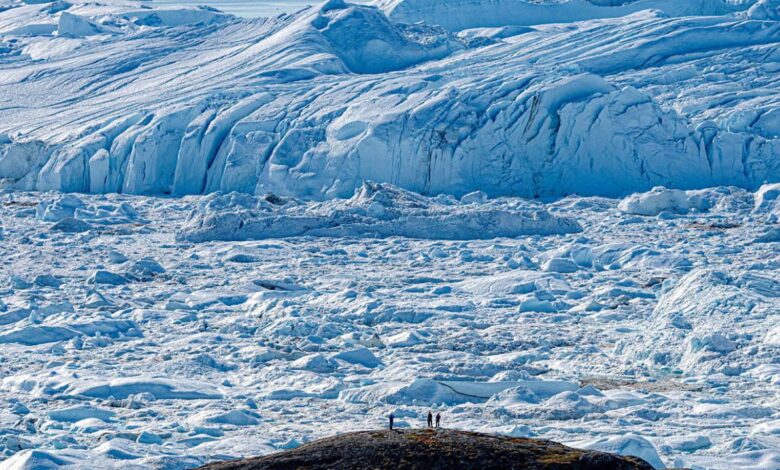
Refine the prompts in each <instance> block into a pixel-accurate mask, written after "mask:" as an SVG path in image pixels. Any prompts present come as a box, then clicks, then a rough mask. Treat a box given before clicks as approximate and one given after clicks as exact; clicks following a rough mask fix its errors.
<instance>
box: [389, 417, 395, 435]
mask: <svg viewBox="0 0 780 470" xmlns="http://www.w3.org/2000/svg"><path fill="white" fill-rule="evenodd" d="M393 421H395V415H394V414H393V413H390V430H391V431H392V430H393Z"/></svg>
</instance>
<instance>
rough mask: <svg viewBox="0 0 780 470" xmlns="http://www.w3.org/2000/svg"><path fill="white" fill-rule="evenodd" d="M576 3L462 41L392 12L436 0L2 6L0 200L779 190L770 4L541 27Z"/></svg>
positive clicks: (779, 25)
mask: <svg viewBox="0 0 780 470" xmlns="http://www.w3.org/2000/svg"><path fill="white" fill-rule="evenodd" d="M577 2H579V0H576V1H572V2H568V3H566V2H564V3H562V4H561V3H559V4H556V5H557V6H555V5H533V4H530V3H525V2H514V4H515V5H517V6H518V8H520V12H521V13H522V11H525V10H524V9H528V8H530V9H535V10H534V11H537V12H539V15H541V16H539V19H537V21H536V22H535V21H526V22H525V23H535V24H532V25H531V26H530V27H522V28H519V27H517V25H518V24H519V23H518V21H516V20H513V18H514V17H513V16H512V15H509V14H506V15H503V16H504V17H505V23H507V24H506V25H505V26H504V27H499V28H482V29H471V30H469V31H468V32H459V31H458V30H459V29H460V28H454V27H449V29H445V27H447V25H446V24H445V25H443V26H438V25H437V24H441V23H442V22H441V21H434V19H430V21H428V20H429V18H426V17H423V16H421V17H420V18H423V19H425V20H426V21H428V22H415V23H412V22H411V21H412V20H415V19H416V17H412V16H399V14H397V13H396V12H397V11H398V10H397V8H401V7H403V8H405V10H404V11H406V12H410V11H411V12H415V11H416V12H417V13H419V14H421V15H422V14H423V13H425V12H428V11H429V10H426V9H425V8H422V7H423V6H426V5H427V6H430V5H435V4H437V3H436V2H433V1H432V0H426V1H422V0H420V1H411V0H407V1H406V2H384V3H380V4H379V7H373V6H357V5H352V4H348V3H346V2H344V1H342V0H331V1H329V2H327V3H326V4H324V5H321V6H319V7H316V8H310V9H307V10H304V11H302V12H299V13H297V14H295V15H282V16H279V17H275V18H268V19H257V20H245V19H238V18H235V17H232V16H229V15H225V14H222V13H220V12H218V11H214V10H212V9H208V8H197V9H172V8H168V9H163V8H148V7H147V8H141V7H140V6H139V5H137V4H132V3H121V2H118V3H113V2H112V3H109V4H100V3H78V2H74V3H65V2H55V3H50V4H30V5H26V4H13V5H15V6H14V7H12V8H8V9H6V10H3V11H0V187H2V188H11V189H35V190H62V191H77V192H98V193H101V192H124V193H133V194H174V195H186V194H200V193H208V192H215V191H239V192H246V193H257V194H262V193H267V192H273V193H276V194H280V195H290V196H295V197H301V198H308V199H329V198H334V197H348V196H350V195H352V194H353V192H354V190H355V189H356V188H358V187H360V186H361V184H362V182H363V181H366V180H372V181H377V182H387V183H392V184H394V185H397V186H399V187H402V188H405V189H409V190H413V191H417V192H420V193H424V194H438V193H449V194H454V195H462V194H465V193H468V192H471V191H474V190H483V191H485V192H486V193H488V194H489V195H491V196H497V195H516V196H525V197H546V196H560V195H565V194H572V193H579V194H583V195H606V196H618V195H623V194H626V193H629V192H634V191H640V190H646V189H649V188H652V187H654V186H658V185H663V186H666V187H673V188H681V189H690V188H697V187H705V186H714V185H735V186H741V187H746V188H756V187H758V186H760V185H761V184H762V183H764V182H766V181H777V180H778V179H780V159H778V158H777V155H778V153H779V151H780V104H779V103H780V94H779V93H778V90H777V87H776V76H777V71H778V70H780V51H778V43H779V42H780V22H778V21H776V19H773V18H772V15H768V14H767V11H773V10H772V6H771V2H766V1H763V2H759V3H756V4H755V5H753V4H752V3H753V2H742V3H740V4H736V3H729V2H724V1H720V0H712V1H708V2H698V1H697V2H672V3H670V2H664V1H661V0H652V1H651V0H640V1H638V2H632V3H629V4H627V5H623V6H614V7H606V6H599V5H596V6H593V5H591V3H588V5H590V6H589V7H588V8H591V7H592V8H597V10H594V11H596V12H602V13H600V14H599V15H595V14H594V15H593V16H594V18H570V19H571V20H575V19H576V20H584V19H589V21H579V22H573V23H569V24H557V25H547V24H540V23H548V21H543V20H544V18H545V17H544V15H543V13H544V14H547V13H545V12H547V11H548V10H546V9H548V8H551V7H554V8H563V9H567V8H569V9H571V8H574V7H577V5H576V3H577ZM472 3H474V2H459V3H453V2H438V4H440V5H447V8H450V9H452V8H459V5H461V4H463V5H465V6H463V8H466V6H468V5H471V4H472ZM508 3H510V2H501V1H498V0H496V1H492V2H490V1H486V2H482V3H480V5H481V7H480V8H481V9H482V10H483V11H486V12H490V11H492V10H491V8H499V7H500V8H508V7H507V5H508ZM601 3H603V2H601ZM618 3H621V2H618ZM693 4H695V5H697V6H696V8H694V7H693V6H692V5H693ZM673 5H677V7H675V8H672V6H673ZM751 5H752V7H751ZM415 6H417V7H415ZM472 6H473V5H472ZM638 6H644V7H653V8H657V10H652V11H648V10H641V9H640V8H638ZM749 7H751V8H749ZM415 8H416V9H415ZM426 8H427V7H426ZM437 8H438V7H437ZM441 8H443V7H441ZM575 9H576V8H575ZM437 11H438V10H437ZM498 11H499V12H500V11H502V10H500V9H499V10H498ZM567 11H568V10H567ZM588 11H590V10H588ZM627 13H632V14H631V15H629V16H620V15H625V14H627ZM425 14H427V13H425ZM388 15H389V16H388ZM445 16H446V15H445ZM447 17H448V18H449V17H451V16H447ZM596 17H597V18H596ZM561 19H563V20H567V17H566V16H561ZM401 20H403V21H409V22H408V23H405V22H403V21H401ZM513 21H514V23H512V22H513ZM472 26H473V25H472Z"/></svg>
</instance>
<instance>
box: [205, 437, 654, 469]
mask: <svg viewBox="0 0 780 470" xmlns="http://www.w3.org/2000/svg"><path fill="white" fill-rule="evenodd" d="M652 468H653V467H651V466H650V465H649V464H648V463H646V462H645V461H643V460H641V459H639V458H636V457H621V456H617V455H612V454H607V453H603V452H595V451H584V450H578V449H573V448H571V447H566V446H564V445H561V444H558V443H555V442H552V441H544V440H538V439H524V438H513V437H503V436H495V435H490V434H480V433H474V432H465V431H455V430H445V429H439V430H431V429H415V430H411V429H399V430H393V431H389V430H385V431H363V432H356V433H350V434H343V435H339V436H335V437H331V438H327V439H322V440H319V441H314V442H310V443H308V444H305V445H302V446H301V447H298V448H297V449H294V450H290V451H286V452H280V453H278V454H272V455H268V456H265V457H259V458H253V459H246V460H237V461H231V462H219V463H213V464H210V465H207V466H205V467H202V469H203V470H288V469H290V470H292V469H307V470H315V469H343V470H350V469H408V470H417V469H419V470H423V469H425V470H445V469H477V470H493V469H517V470H520V469H524V470H526V469H528V470H533V469H545V470H553V469H556V470H557V469H578V470H611V469H614V470H623V469H625V470H629V469H636V470H652Z"/></svg>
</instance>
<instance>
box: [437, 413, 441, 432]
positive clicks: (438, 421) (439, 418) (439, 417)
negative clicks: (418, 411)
mask: <svg viewBox="0 0 780 470" xmlns="http://www.w3.org/2000/svg"><path fill="white" fill-rule="evenodd" d="M439 423H441V413H436V429H439Z"/></svg>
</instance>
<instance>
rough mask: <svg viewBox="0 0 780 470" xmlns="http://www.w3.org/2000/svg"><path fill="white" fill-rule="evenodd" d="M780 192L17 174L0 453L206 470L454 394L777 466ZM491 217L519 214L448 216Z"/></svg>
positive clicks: (541, 420) (8, 204)
mask: <svg viewBox="0 0 780 470" xmlns="http://www.w3.org/2000/svg"><path fill="white" fill-rule="evenodd" d="M778 195H780V187H778V186H777V185H774V186H766V187H763V188H762V189H761V190H760V191H759V192H757V193H751V192H747V191H745V190H741V189H736V188H725V187H724V188H716V189H710V190H703V191H690V192H687V193H686V192H682V191H669V190H662V189H657V190H654V191H653V192H650V193H643V194H639V195H636V196H630V197H628V198H626V199H624V200H616V199H604V198H597V197H591V198H581V197H570V198H565V199H561V200H559V201H557V202H554V203H549V204H542V203H538V202H529V201H526V200H520V199H511V198H510V199H496V200H492V199H491V200H485V198H484V195H480V194H472V195H469V196H468V197H466V198H465V202H461V201H458V200H456V199H454V198H452V197H438V198H434V199H430V198H425V197H422V196H418V195H413V194H411V193H406V192H404V191H402V190H399V189H397V188H393V187H389V186H385V185H367V186H366V187H364V188H362V189H361V190H360V191H359V192H358V195H357V196H356V197H354V198H353V199H351V200H347V201H331V202H328V203H324V204H323V203H307V202H303V201H297V200H293V199H288V198H280V197H256V196H249V195H240V194H235V193H234V194H232V195H225V196H209V197H207V198H205V199H204V198H203V197H200V196H198V197H185V198H183V199H161V198H149V197H139V196H124V195H111V196H86V195H80V196H74V195H61V194H56V193H39V194H34V193H21V192H7V193H4V194H2V196H0V207H2V209H3V210H2V212H1V214H2V217H1V218H0V225H2V227H3V229H2V244H1V245H0V246H1V248H0V256H2V259H3V260H4V263H3V265H2V267H1V268H0V275H2V279H3V286H2V289H1V290H0V299H2V300H1V301H0V311H1V312H2V313H0V324H2V325H3V328H2V331H1V332H0V345H2V347H1V348H0V354H1V355H2V366H0V367H2V377H3V378H2V381H0V403H2V407H0V409H2V411H1V412H0V426H1V427H0V429H1V430H2V431H0V434H1V435H2V438H0V443H1V445H2V446H3V452H4V454H3V455H4V456H6V457H11V458H10V459H9V460H6V461H5V462H3V463H0V467H2V468H34V465H42V464H43V463H47V462H48V463H50V462H54V463H56V464H73V465H78V464H79V463H82V464H83V463H84V462H88V463H89V464H90V465H94V464H95V462H99V463H100V466H101V467H106V468H111V467H122V468H149V467H150V466H155V468H187V467H191V466H194V465H196V464H199V463H204V462H206V461H208V460H210V459H217V458H228V457H239V456H245V455H254V454H262V453H266V452H270V451H272V450H276V449H285V448H289V447H291V446H295V445H297V444H298V443H300V442H305V441H306V440H309V439H313V438H317V437H323V436H327V435H330V434H333V433H335V432H338V431H346V430H357V429H370V428H374V427H381V426H384V425H385V419H386V416H387V415H388V414H389V412H390V411H394V412H395V414H396V416H398V418H397V420H398V421H400V422H401V425H402V426H403V425H404V423H408V424H409V425H415V426H419V425H421V424H422V423H423V413H424V412H427V410H428V409H435V410H440V411H441V412H442V414H443V416H444V424H445V425H446V426H448V427H458V428H463V429H474V430H484V431H489V432H501V433H507V434H511V435H515V436H539V437H545V438H550V439H554V440H557V441H561V442H564V443H570V444H575V445H577V446H590V447H594V448H599V449H607V450H613V451H620V452H628V453H632V454H634V455H640V456H642V457H644V458H646V459H647V460H648V461H649V462H651V463H654V464H656V465H657V466H658V467H659V468H660V466H661V465H662V464H666V465H675V466H691V467H693V468H724V469H725V468H735V467H743V468H776V467H777V466H778V465H780V453H779V452H778V449H779V448H780V437H778V436H780V421H779V420H778V419H779V418H780V406H779V405H778V396H779V395H778V393H779V392H780V388H779V387H780V385H778V384H779V383H780V365H779V364H778V363H777V358H778V351H780V334H779V332H778V328H777V321H776V319H777V309H778V307H780V301H778V299H779V298H780V282H778V274H779V273H780V253H778V251H777V242H778V240H780V230H778V228H777V226H776V221H777V217H778V216H780V200H778V199H777V196H778ZM193 208H194V209H193ZM423 215H424V216H423ZM296 217H297V218H298V219H299V220H297V221H296V222H294V223H293V222H291V219H292V218H296ZM485 217H496V218H497V219H498V221H497V223H500V221H501V220H504V221H505V225H506V230H507V231H506V232H504V233H500V234H498V233H488V234H485V235H486V237H494V236H497V238H489V239H486V237H477V236H472V234H469V233H457V232H454V231H452V230H450V228H449V227H448V226H447V221H448V220H450V221H451V220H453V219H454V220H457V221H458V223H457V226H460V227H467V226H469V225H470V224H471V223H475V222H476V223H479V224H481V223H482V221H483V220H484V218H485ZM301 218H306V221H305V222H301V220H300V219H301ZM399 219H402V220H403V221H404V222H403V223H400V222H398V223H395V224H393V226H394V227H396V229H395V230H394V231H387V226H388V221H396V222H397V221H398V220H399ZM431 219H438V220H439V221H440V223H438V224H434V223H431ZM215 220H216V221H220V222H219V223H216V224H215V223H208V222H207V221H212V222H213V221H215ZM237 220H241V221H242V222H243V223H238V222H236V221H237ZM334 221H335V222H334ZM506 221H509V222H511V221H515V222H516V223H509V222H506ZM303 224H305V225H307V226H308V227H311V228H310V229H309V230H306V231H305V232H304V231H302V232H294V233H293V232H289V227H290V226H296V227H300V226H302V225H303ZM398 227H400V228H398ZM437 227H443V229H442V230H441V231H440V232H437V230H438V229H437ZM415 230H417V231H419V232H415ZM407 235H416V236H415V237H414V238H409V237H408V236H407ZM459 235H461V236H459ZM466 235H468V236H466ZM453 238H454V239H453ZM35 468H37V467H35Z"/></svg>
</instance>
